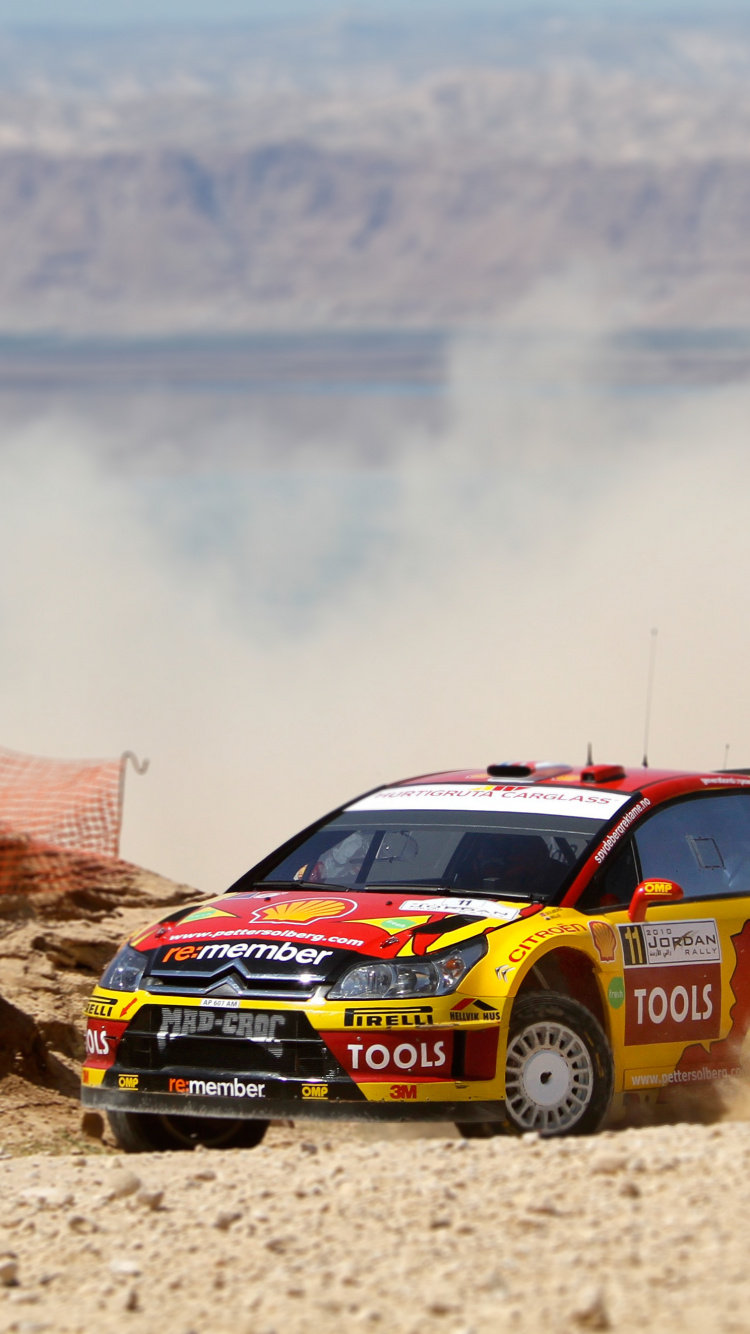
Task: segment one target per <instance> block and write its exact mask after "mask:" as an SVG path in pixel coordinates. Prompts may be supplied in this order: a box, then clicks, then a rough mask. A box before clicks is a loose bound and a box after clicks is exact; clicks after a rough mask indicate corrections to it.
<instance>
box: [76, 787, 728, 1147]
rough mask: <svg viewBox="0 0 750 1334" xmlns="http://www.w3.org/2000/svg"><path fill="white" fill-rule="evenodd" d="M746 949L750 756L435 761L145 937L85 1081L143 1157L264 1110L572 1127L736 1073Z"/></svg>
mask: <svg viewBox="0 0 750 1334" xmlns="http://www.w3.org/2000/svg"><path fill="white" fill-rule="evenodd" d="M749 949H750V774H745V773H742V772H740V771H737V772H732V773H696V774H685V773H683V774H679V773H674V772H664V771H662V772H658V771H655V770H651V769H630V770H627V771H626V770H625V769H623V768H622V767H621V766H619V765H594V764H590V765H587V766H585V767H584V768H582V769H573V768H571V767H570V766H567V765H555V764H533V763H528V764H497V765H490V766H488V768H487V769H483V770H481V771H473V770H472V771H461V772H458V773H440V774H430V775H428V776H425V777H421V778H416V779H409V780H408V781H404V782H401V783H395V784H392V785H391V786H389V787H384V788H379V789H377V790H375V791H373V792H371V793H369V794H368V795H366V796H364V797H361V798H359V799H357V800H356V801H353V802H352V803H351V804H350V805H347V806H344V807H341V808H340V809H339V810H337V811H335V812H333V814H331V815H328V816H326V817H324V818H323V819H321V820H320V821H318V822H317V823H316V824H314V825H312V826H310V827H309V828H308V829H305V830H304V831H303V832H302V833H301V834H299V835H297V836H296V837H295V838H293V839H291V840H290V841H289V842H287V843H285V844H284V845H283V846H282V847H281V848H279V849H278V850H277V851H276V852H274V853H272V854H271V855H270V856H269V857H266V858H265V860H264V861H262V862H260V863H259V864H258V865H257V866H255V867H253V868H252V870H250V871H248V872H247V874H246V875H244V876H243V877H242V878H241V879H240V880H239V881H237V883H236V884H235V885H233V886H232V887H231V889H229V890H228V891H227V892H226V893H225V894H224V895H222V896H221V897H219V898H217V899H214V900H213V901H211V902H210V903H208V904H202V905H201V906H200V907H198V908H193V909H190V908H188V909H182V910H180V911H178V912H175V913H172V914H171V915H170V916H169V917H168V918H166V919H164V920H163V921H162V922H161V923H160V924H158V925H157V926H154V927H151V928H150V929H149V930H147V931H144V932H142V933H141V934H140V935H138V936H136V937H133V938H132V939H131V940H130V941H129V942H128V944H126V945H125V946H124V947H123V948H122V949H121V950H120V952H119V954H118V955H117V956H116V958H115V959H114V960H113V962H112V963H111V964H110V965H109V967H108V968H107V970H106V972H105V973H104V976H103V977H102V980H101V982H100V984H99V986H97V987H96V988H95V990H94V994H93V996H92V998H91V1001H90V1003H89V1006H88V1031H87V1039H86V1049H87V1056H86V1062H85V1065H84V1067H83V1087H82V1099H83V1103H84V1105H85V1106H87V1107H95V1108H104V1109H106V1110H107V1113H108V1115H109V1119H110V1122H111V1124H112V1127H113V1129H114V1132H115V1134H116V1136H117V1139H118V1140H119V1142H120V1143H121V1145H122V1146H123V1147H124V1148H126V1149H131V1150H138V1149H156V1148H164V1147H179V1146H180V1145H183V1146H185V1147H188V1146H191V1145H194V1144H195V1143H197V1142H203V1143H206V1144H209V1145H217V1146H218V1145H228V1144H241V1143H245V1144H248V1143H255V1142H257V1141H258V1140H259V1139H260V1138H261V1137H262V1135H263V1133H264V1131H265V1128H266V1125H267V1123H268V1121H269V1120H270V1119H271V1118H277V1117H284V1118H289V1117H291V1118H293V1119H295V1120H296V1119H300V1118H302V1117H311V1116H312V1117H329V1118H364V1119H376V1118H380V1119H390V1120H406V1119H415V1120H419V1119H430V1120H447V1121H454V1122H456V1123H457V1124H458V1125H459V1127H460V1128H461V1129H462V1130H463V1131H464V1133H466V1134H486V1133H491V1132H492V1131H495V1130H498V1131H500V1130H505V1131H510V1132H515V1133H522V1132H524V1131H531V1130H535V1131H539V1132H541V1133H542V1134H545V1135H566V1134H583V1133H587V1132H591V1131H593V1130H596V1129H597V1128H598V1127H599V1126H600V1125H601V1124H602V1122H603V1121H604V1119H605V1117H607V1115H608V1113H610V1111H618V1110H619V1111H623V1109H627V1106H628V1104H629V1103H635V1104H639V1103H642V1102H648V1101H653V1100H654V1099H655V1098H656V1097H659V1098H663V1097H665V1096H668V1095H669V1093H670V1091H672V1090H675V1089H681V1090H684V1089H686V1088H689V1089H693V1088H695V1089H697V1088H699V1087H700V1086H709V1087H711V1088H716V1087H718V1086H720V1083H721V1081H722V1080H726V1079H727V1078H729V1077H731V1076H732V1075H734V1074H737V1073H738V1071H739V1066H740V1061H741V1047H742V1042H743V1039H744V1037H745V1034H746V1031H747V1028H748V1025H749V1024H750V955H749V954H748V951H749Z"/></svg>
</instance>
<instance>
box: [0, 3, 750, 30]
mask: <svg viewBox="0 0 750 1334" xmlns="http://www.w3.org/2000/svg"><path fill="white" fill-rule="evenodd" d="M471 10H475V11H481V12H483V13H489V14H492V13H495V14H503V13H506V12H514V13H523V14H526V15H528V14H529V13H530V12H533V11H539V12H543V13H552V14H560V15H563V16H564V15H577V14H580V13H587V14H590V15H592V16H594V17H601V16H602V15H611V16H612V17H616V18H626V19H627V18H632V17H633V16H635V15H639V16H640V15H643V16H651V17H653V16H655V15H658V14H660V13H664V14H667V13H668V14H670V15H674V16H676V17H679V16H681V15H684V16H686V17H690V18H705V19H707V20H711V19H712V18H713V17H716V15H717V14H719V12H722V13H736V14H741V15H747V14H750V0H717V2H716V3H713V4H709V3H707V0H596V2H594V0H523V3H519V0H475V3H474V4H473V5H472V4H469V5H467V4H465V3H460V0H409V2H408V5H404V4H403V3H402V4H397V3H396V0H378V3H377V4H375V3H373V0H346V2H345V3H339V4H332V3H331V0H274V4H273V7H272V9H271V10H270V11H269V5H268V3H267V0H115V2H114V3H113V0H109V3H108V4H105V5H103V4H102V2H101V0H3V2H2V5H0V26H6V27H9V26H15V25H19V26H37V25H45V26H55V27H59V26H73V25H79V24H85V25H91V26H93V27H112V26H120V25H122V24H131V23H132V24H147V25H159V24H176V25H179V26H185V25H189V24H193V23H198V24H211V25H216V24H223V23H237V22H242V21H248V20H249V21H253V22H255V21H257V20H258V19H263V18H265V19H268V18H269V14H270V15H271V16H272V17H273V18H274V19H278V18H284V17H286V16H289V17H293V16H295V15H298V14H304V15H327V14H335V15H345V14H352V15H354V14H358V15H365V14H366V15H372V16H374V17H381V16H383V15H391V14H394V15H398V16H399V17H400V18H402V19H403V18H406V19H408V18H409V17H410V16H412V15H417V14H419V13H424V14H425V16H430V15H435V14H436V13H439V14H455V15H457V16H467V17H468V15H469V14H470V12H471Z"/></svg>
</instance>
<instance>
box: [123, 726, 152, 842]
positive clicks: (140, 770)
mask: <svg viewBox="0 0 750 1334" xmlns="http://www.w3.org/2000/svg"><path fill="white" fill-rule="evenodd" d="M128 760H130V762H131V764H132V765H133V768H134V769H135V772H136V773H137V774H138V775H139V776H140V775H143V774H145V773H146V770H147V769H148V766H149V763H150V761H149V760H143V761H141V760H139V759H138V756H137V755H136V754H135V752H134V751H132V750H124V751H123V752H122V755H121V756H120V782H119V786H118V790H117V853H116V855H117V856H118V857H119V855H120V834H121V833H122V816H123V811H124V809H125V772H126V770H127V767H128Z"/></svg>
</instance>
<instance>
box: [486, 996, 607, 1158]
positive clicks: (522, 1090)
mask: <svg viewBox="0 0 750 1334" xmlns="http://www.w3.org/2000/svg"><path fill="white" fill-rule="evenodd" d="M593 1091H594V1067H593V1063H592V1059H591V1054H590V1052H589V1050H588V1047H587V1046H586V1044H585V1043H584V1042H583V1041H582V1039H581V1038H580V1037H579V1036H578V1034H577V1033H574V1032H573V1031H572V1029H570V1028H568V1027H566V1025H565V1024H562V1023H558V1022H556V1021H554V1020H551V1019H550V1020H547V1019H542V1020H537V1021H536V1022H535V1023H532V1024H528V1025H527V1026H526V1027H525V1028H523V1029H522V1030H521V1031H520V1032H519V1033H516V1035H515V1036H514V1037H513V1039H512V1040H511V1042H510V1043H509V1046H508V1052H507V1057H506V1063H505V1104H506V1107H507V1109H508V1112H509V1114H510V1115H511V1116H512V1118H513V1121H514V1122H515V1124H516V1126H517V1127H518V1129H519V1130H539V1131H541V1132H542V1133H545V1132H547V1133H550V1132H551V1133H555V1134H560V1133H561V1132H562V1133H564V1132H565V1131H567V1130H570V1129H571V1127H573V1126H574V1125H575V1124H576V1122H577V1121H579V1120H580V1118H581V1117H582V1116H583V1114H584V1112H585V1111H586V1108H587V1107H588V1105H589V1103H590V1101H591V1096H592V1093H593Z"/></svg>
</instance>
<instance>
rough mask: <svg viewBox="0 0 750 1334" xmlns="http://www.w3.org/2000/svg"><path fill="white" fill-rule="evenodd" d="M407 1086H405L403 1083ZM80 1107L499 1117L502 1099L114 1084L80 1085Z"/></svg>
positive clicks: (366, 1117) (326, 1117)
mask: <svg viewBox="0 0 750 1334" xmlns="http://www.w3.org/2000/svg"><path fill="white" fill-rule="evenodd" d="M406 1087H408V1086H406ZM81 1102H82V1104H83V1106H84V1107H92V1108H96V1109H97V1110H100V1111H106V1110H110V1111H118V1112H140V1113H144V1112H145V1113H149V1112H150V1113H152V1114H154V1115H156V1116H218V1117H231V1118H232V1119H237V1118H242V1119H250V1120H263V1121H268V1120H271V1119H273V1120H277V1119H280V1120H290V1121H301V1120H318V1121H371V1122H372V1121H381V1122H382V1121H386V1122H388V1121H390V1122H398V1121H470V1122H472V1123H476V1122H480V1121H502V1120H503V1119H504V1116H505V1104H504V1102H495V1101H482V1102H473V1101H472V1102H458V1101H440V1102H427V1101H416V1100H413V1101H412V1100H410V1099H408V1098H399V1099H398V1100H397V1101H395V1102H368V1101H367V1099H366V1098H363V1099H362V1100H361V1101H344V1100H343V1099H331V1100H330V1101H329V1100H328V1099H327V1098H321V1097H314V1098H306V1097H301V1096H299V1094H297V1095H296V1096H288V1097H284V1095H283V1094H280V1095H279V1096H277V1097H274V1098H273V1099H268V1100H267V1099H266V1098H262V1099H258V1100H253V1101H251V1102H246V1101H244V1100H243V1102H242V1103H241V1104H238V1100H237V1099H235V1098H233V1097H206V1096H201V1095H200V1094H190V1093H188V1094H187V1095H175V1094H174V1093H172V1094H170V1093H163V1092H162V1093H158V1092H154V1093H141V1092H138V1091H137V1090H131V1089H119V1088H104V1087H102V1086H100V1087H99V1088H87V1087H86V1086H85V1085H84V1086H83V1088H82V1089H81Z"/></svg>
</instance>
